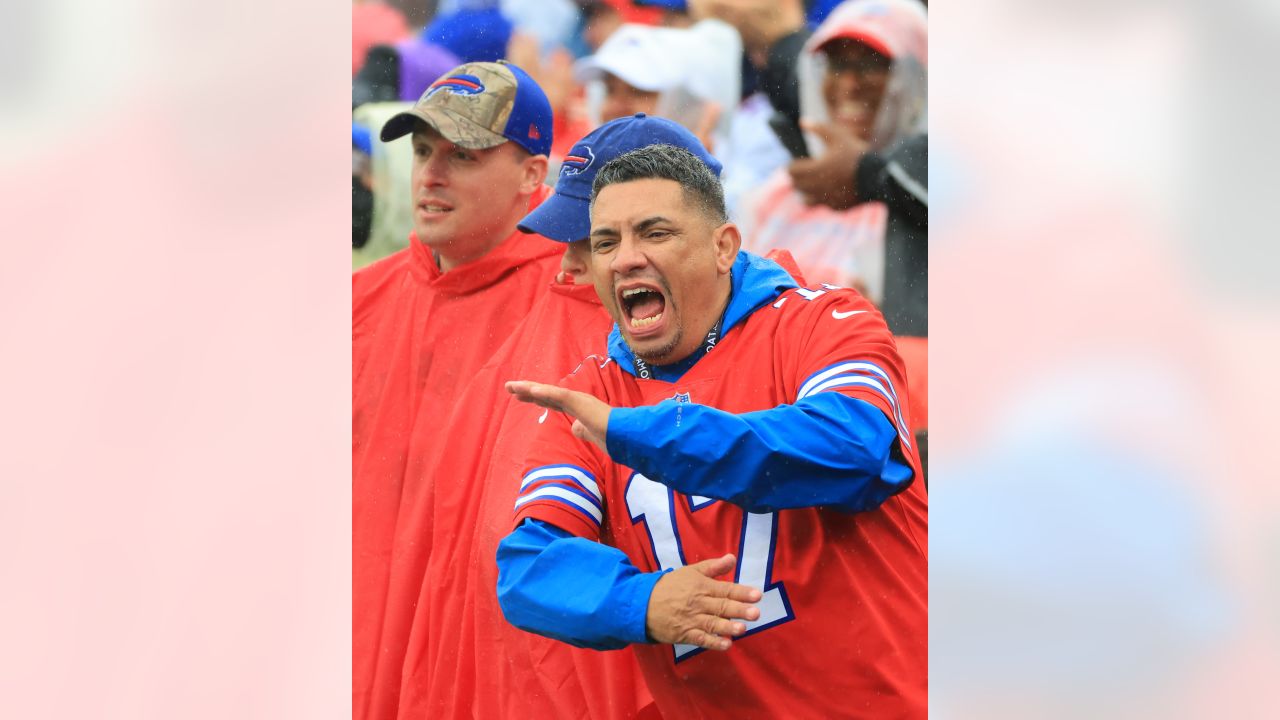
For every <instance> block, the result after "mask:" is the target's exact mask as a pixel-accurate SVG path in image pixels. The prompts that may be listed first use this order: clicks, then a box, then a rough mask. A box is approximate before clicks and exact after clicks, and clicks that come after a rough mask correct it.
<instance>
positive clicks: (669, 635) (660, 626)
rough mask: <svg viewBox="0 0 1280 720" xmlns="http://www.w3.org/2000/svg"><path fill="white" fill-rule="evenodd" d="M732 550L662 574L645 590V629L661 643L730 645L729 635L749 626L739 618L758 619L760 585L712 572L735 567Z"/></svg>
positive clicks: (714, 647)
mask: <svg viewBox="0 0 1280 720" xmlns="http://www.w3.org/2000/svg"><path fill="white" fill-rule="evenodd" d="M735 562H736V561H735V559H734V557H733V556H732V555H725V556H724V557H720V558H716V559H714V560H703V561H702V562H700V563H694V564H693V565H686V566H685V567H682V568H677V569H675V570H672V571H671V572H669V573H667V574H666V575H663V576H662V579H660V580H658V582H657V584H655V585H654V586H653V594H651V595H650V596H649V610H648V613H647V614H646V616H645V629H646V630H648V631H649V637H651V638H653V639H654V640H656V641H658V642H663V643H671V644H675V643H683V644H686V645H696V646H698V647H701V648H707V649H708V650H722V651H723V650H728V649H729V648H730V646H732V645H733V641H732V640H730V638H733V637H738V636H739V635H742V634H743V633H745V632H746V631H747V626H746V624H745V623H742V622H738V620H747V621H751V620H756V619H758V618H759V617H760V609H759V608H757V607H756V606H755V605H754V603H757V602H759V601H760V598H761V597H762V595H761V594H760V591H759V590H757V589H756V588H753V587H748V586H746V585H739V584H737V583H732V582H725V581H723V580H716V579H714V578H716V577H718V576H720V575H724V574H726V573H728V572H730V571H732V570H733V567H734V563H735Z"/></svg>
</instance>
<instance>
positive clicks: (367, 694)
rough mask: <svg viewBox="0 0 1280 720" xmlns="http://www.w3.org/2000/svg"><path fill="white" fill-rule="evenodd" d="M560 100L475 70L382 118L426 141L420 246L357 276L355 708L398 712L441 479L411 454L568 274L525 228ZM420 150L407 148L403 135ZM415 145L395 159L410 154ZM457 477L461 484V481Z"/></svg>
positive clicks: (520, 76)
mask: <svg viewBox="0 0 1280 720" xmlns="http://www.w3.org/2000/svg"><path fill="white" fill-rule="evenodd" d="M551 123H552V116H551V105H550V103H549V102H548V101H547V97H546V95H545V94H544V93H543V91H542V89H541V88H539V87H538V85H537V83H535V82H534V81H533V79H532V78H530V77H529V76H528V74H526V73H525V72H524V71H523V70H521V69H520V68H518V67H516V66H515V65H511V64H508V63H504V62H496V63H494V62H477V63H467V64H465V65H461V66H459V67H457V68H454V69H453V70H452V71H450V72H447V73H445V74H444V75H443V76H441V77H440V78H439V79H438V80H437V81H436V82H435V83H433V84H432V85H431V86H430V87H428V88H427V90H426V92H424V93H423V95H422V97H421V98H420V99H419V100H418V102H417V104H416V105H414V107H412V108H410V109H409V110H406V111H405V112H402V113H400V114H398V115H395V116H393V117H392V118H391V119H390V120H388V121H387V123H386V124H385V125H384V126H383V128H382V132H381V138H382V141H383V142H395V141H397V139H398V138H401V137H404V136H411V138H410V143H411V147H412V152H413V171H412V183H411V192H412V193H413V205H412V207H413V233H412V234H411V236H410V239H409V240H410V241H409V247H407V248H405V249H404V250H401V251H399V252H397V253H395V254H393V255H390V256H388V257H386V258H383V259H382V260H380V261H378V262H376V263H374V264H372V265H370V266H368V267H366V268H364V269H362V270H360V271H359V272H357V273H355V274H354V275H353V276H352V298H351V300H352V353H351V360H352V426H351V430H352V445H351V451H352V601H353V615H354V616H353V619H352V620H353V629H352V653H353V657H352V665H353V666H352V683H353V697H352V703H353V716H354V717H355V718H366V717H394V716H395V714H396V705H397V703H398V701H399V692H400V678H401V668H402V667H403V666H404V664H405V657H406V652H407V649H408V645H409V635H410V625H411V622H412V618H413V608H414V604H415V602H416V601H417V599H418V592H419V590H420V588H421V575H422V567H423V566H424V565H425V562H426V558H427V556H428V555H429V553H430V550H431V543H430V541H429V538H430V527H429V518H430V508H429V506H428V505H427V503H428V502H429V501H430V498H431V497H432V486H433V483H434V480H433V478H431V477H430V476H428V475H426V474H425V473H423V472H421V469H420V468H418V467H416V464H415V463H412V462H410V461H409V460H408V459H409V458H411V457H421V455H415V454H414V453H413V452H411V449H410V447H409V446H410V438H412V437H413V436H414V433H413V428H414V426H415V424H416V423H418V422H420V421H421V422H424V423H435V424H436V427H435V428H433V430H434V431H435V432H437V433H439V434H440V435H442V436H447V434H448V428H446V427H442V425H443V424H444V422H443V420H444V418H447V417H449V415H450V409H451V408H452V407H453V405H454V403H455V401H456V400H457V398H458V395H459V391H460V389H461V388H462V387H463V385H464V384H465V382H464V381H465V379H466V378H468V377H470V376H471V375H472V374H474V372H475V371H476V370H477V369H479V367H480V366H481V365H483V364H484V362H485V360H486V359H487V358H488V357H489V355H490V354H491V353H492V352H493V351H494V350H496V349H497V348H498V346H499V345H501V343H502V342H503V341H504V340H505V339H506V338H507V336H508V335H509V334H510V333H511V332H512V330H513V329H514V328H515V327H516V325H517V324H518V323H519V322H520V321H521V320H522V319H523V317H524V314H525V312H527V310H528V308H529V307H531V306H532V305H533V300H534V298H535V296H536V295H537V294H538V293H539V292H541V291H542V289H543V288H544V287H545V286H546V284H547V283H548V282H549V281H550V280H551V278H553V277H554V276H555V274H556V269H557V266H558V265H559V261H560V255H561V251H562V246H560V245H559V244H557V243H553V242H550V241H548V240H546V239H545V238H542V237H540V236H537V235H526V234H523V233H520V232H518V231H517V230H516V223H517V222H519V220H520V219H521V218H522V217H524V216H525V215H526V214H527V213H528V212H529V211H531V210H533V209H534V208H535V207H537V206H538V205H539V204H540V203H541V202H542V200H543V199H544V198H545V197H546V196H547V195H549V194H550V190H549V189H548V188H547V187H546V185H544V184H543V181H544V179H545V178H546V174H547V153H548V151H549V150H550V148H551ZM398 144H401V145H408V143H398ZM409 150H410V148H409V147H405V148H403V150H398V149H396V148H395V147H394V146H392V147H389V148H388V151H390V152H408V151H409ZM455 480H456V479H455Z"/></svg>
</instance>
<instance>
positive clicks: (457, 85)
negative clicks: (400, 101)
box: [424, 75, 484, 99]
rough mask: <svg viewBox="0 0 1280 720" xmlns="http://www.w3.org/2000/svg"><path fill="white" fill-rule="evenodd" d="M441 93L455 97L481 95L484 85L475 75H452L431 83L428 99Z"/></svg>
mask: <svg viewBox="0 0 1280 720" xmlns="http://www.w3.org/2000/svg"><path fill="white" fill-rule="evenodd" d="M441 91H447V92H451V93H453V94H455V95H479V94H480V93H482V92H484V83H482V82H480V78H478V77H476V76H475V75H452V76H450V77H447V78H441V79H439V80H437V81H435V82H433V83H431V87H429V88H427V95H426V97H431V96H432V95H435V94H436V93H438V92H441ZM424 99H425V98H424Z"/></svg>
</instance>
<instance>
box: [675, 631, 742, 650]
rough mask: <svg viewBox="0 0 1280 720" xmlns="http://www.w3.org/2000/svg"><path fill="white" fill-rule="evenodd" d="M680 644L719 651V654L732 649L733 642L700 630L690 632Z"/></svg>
mask: <svg viewBox="0 0 1280 720" xmlns="http://www.w3.org/2000/svg"><path fill="white" fill-rule="evenodd" d="M681 642H682V643H684V644H686V645H696V646H698V647H700V648H706V649H708V650H719V651H720V652H724V651H725V650H728V649H729V648H730V647H733V641H732V640H730V639H729V638H727V637H720V636H718V635H711V634H710V633H707V632H704V631H702V630H690V631H689V633H688V635H687V636H686V637H685V639H684V640H682V641H681Z"/></svg>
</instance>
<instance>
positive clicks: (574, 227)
mask: <svg viewBox="0 0 1280 720" xmlns="http://www.w3.org/2000/svg"><path fill="white" fill-rule="evenodd" d="M590 209H591V203H590V202H589V201H587V200H582V199H580V198H575V197H571V196H569V195H560V194H555V195H552V196H551V197H549V198H547V199H546V200H543V201H542V204H541V205H539V206H538V207H537V208H536V209H534V211H533V212H531V213H529V214H528V215H525V216H524V219H522V220H521V221H520V222H519V223H518V224H517V225H516V228H518V229H519V230H520V232H525V233H537V234H539V235H541V236H543V237H545V238H547V239H549V240H555V241H556V242H564V243H568V242H577V241H579V240H586V239H587V236H588V235H590V234H591V216H590Z"/></svg>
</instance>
